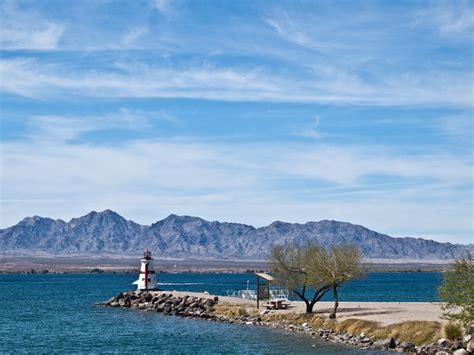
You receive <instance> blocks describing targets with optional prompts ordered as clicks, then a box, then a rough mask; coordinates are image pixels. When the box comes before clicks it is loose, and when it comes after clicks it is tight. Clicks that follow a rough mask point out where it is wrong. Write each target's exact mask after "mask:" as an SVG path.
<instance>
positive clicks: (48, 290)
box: [0, 273, 441, 354]
mask: <svg viewBox="0 0 474 355" xmlns="http://www.w3.org/2000/svg"><path fill="white" fill-rule="evenodd" d="M157 276H158V279H159V283H160V284H161V285H160V287H161V288H163V289H168V290H189V291H208V292H210V293H214V294H221V295H224V294H226V292H227V290H240V289H243V288H245V287H246V282H247V280H248V281H250V286H252V285H253V283H254V278H253V277H252V276H251V275H246V274H189V273H186V274H158V275H157ZM135 278H136V275H130V274H83V275H68V274H56V275H49V274H46V275H0V299H1V302H0V352H1V353H5V352H30V353H50V352H56V353H91V352H94V353H111V352H112V353H132V352H139V351H145V352H147V353H160V354H233V353H252V354H288V353H318V354H365V353H367V352H366V351H362V350H358V349H353V348H348V347H344V346H340V345H333V344H328V343H325V342H322V341H319V340H318V339H311V338H310V337H306V336H300V335H295V334H287V333H285V332H282V331H277V330H272V329H266V328H263V327H254V326H245V325H231V324H221V323H213V322H208V321H203V320H191V319H183V318H176V317H170V316H164V315H162V314H157V313H151V312H142V311H136V310H123V309H115V308H104V307H96V306H94V304H95V303H98V302H102V301H104V300H106V299H108V298H110V297H111V296H114V295H116V294H117V293H119V292H121V291H125V290H130V289H132V286H131V282H133V281H134V280H135ZM440 279H441V276H440V274H437V273H373V274H369V275H368V277H367V278H366V279H364V280H358V281H353V282H351V283H349V284H348V285H346V286H345V287H343V288H342V289H341V298H342V299H343V300H352V301H434V300H436V288H437V287H438V286H439V283H440Z"/></svg>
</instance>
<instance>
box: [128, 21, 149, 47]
mask: <svg viewBox="0 0 474 355" xmlns="http://www.w3.org/2000/svg"><path fill="white" fill-rule="evenodd" d="M146 33H148V28H147V27H146V26H139V27H134V28H132V29H130V30H128V31H127V33H126V34H125V35H124V36H123V38H122V44H123V46H124V47H125V48H132V47H134V46H136V44H137V42H138V40H139V39H140V38H141V37H142V36H143V35H145V34H146Z"/></svg>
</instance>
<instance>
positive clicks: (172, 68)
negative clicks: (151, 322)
mask: <svg viewBox="0 0 474 355" xmlns="http://www.w3.org/2000/svg"><path fill="white" fill-rule="evenodd" d="M0 18H1V21H0V48H1V57H0V118H1V126H0V128H1V130H0V131H1V133H0V149H1V150H0V169H1V181H0V188H1V190H0V193H1V196H0V198H1V206H0V207H1V210H0V228H6V227H8V226H11V225H14V224H16V223H17V222H18V221H20V220H21V219H23V218H24V217H26V216H32V215H40V216H47V217H51V218H55V219H56V218H60V219H63V220H66V221H68V220H69V219H70V218H72V217H77V216H81V215H84V214H87V213H88V212H90V211H92V210H95V211H102V210H105V209H112V210H114V211H116V212H118V213H120V214H121V215H123V216H124V217H125V218H127V219H131V220H134V221H135V222H138V223H142V224H151V223H153V222H156V221H158V220H160V219H162V218H165V217H166V216H168V215H169V214H172V213H174V214H178V215H192V216H199V217H202V218H205V219H208V220H219V221H230V222H240V223H246V224H252V225H254V226H257V227H259V226H265V225H268V224H270V223H271V222H273V221H275V220H280V221H287V222H298V223H305V222H307V221H318V220H323V219H329V220H339V221H347V222H351V223H354V224H361V225H364V226H365V227H367V228H370V229H373V230H376V231H378V232H381V233H386V234H389V235H391V236H396V237H423V238H429V239H434V240H438V241H444V242H447V241H449V242H453V243H473V242H474V240H473V239H474V237H473V235H474V226H473V223H474V222H473V220H474V213H473V212H474V208H473V206H474V169H473V163H474V149H473V148H474V146H473V145H474V141H473V140H474V138H473V137H474V127H473V126H474V118H473V102H474V98H473V82H474V81H473V79H474V74H473V59H474V58H473V30H474V6H473V3H472V2H470V1H421V0H417V1H389V0H386V1H380V0H374V1H298V0H291V1H277V0H272V1H265V0H258V1H255V0H252V1H246V0H239V1H218V0H212V1H211V0H201V1H181V0H176V1H166V0H136V1H125V0H123V1H122V0H121V1H119V0H84V1H81V0H78V1H63V0H42V1H10V0H0Z"/></svg>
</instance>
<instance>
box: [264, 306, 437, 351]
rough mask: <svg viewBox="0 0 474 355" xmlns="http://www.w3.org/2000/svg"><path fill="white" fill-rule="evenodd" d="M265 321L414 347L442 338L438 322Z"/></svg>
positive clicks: (306, 318)
mask: <svg viewBox="0 0 474 355" xmlns="http://www.w3.org/2000/svg"><path fill="white" fill-rule="evenodd" d="M265 320H268V321H272V320H273V321H278V320H286V321H288V322H291V323H293V324H303V323H308V324H309V325H311V326H312V327H313V328H321V329H332V330H335V331H337V332H344V333H349V334H354V335H356V334H360V333H365V334H366V335H368V336H372V337H374V338H375V339H387V338H392V337H393V338H395V339H398V340H400V341H410V342H412V343H414V344H416V345H421V344H424V343H429V342H436V341H437V340H438V339H439V338H441V337H443V329H442V328H443V327H442V325H441V323H439V322H428V321H410V322H402V323H397V324H392V325H388V326H382V325H380V323H378V322H373V321H367V320H362V319H346V320H343V321H341V322H337V321H335V320H332V319H328V318H323V317H320V316H317V315H304V314H285V315H281V314H280V315H276V314H271V315H268V316H265Z"/></svg>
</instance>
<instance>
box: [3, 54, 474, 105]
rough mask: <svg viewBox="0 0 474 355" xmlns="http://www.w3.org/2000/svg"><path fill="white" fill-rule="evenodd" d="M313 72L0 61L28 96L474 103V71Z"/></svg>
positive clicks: (6, 76) (7, 89) (10, 82)
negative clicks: (374, 76) (74, 67)
mask: <svg viewBox="0 0 474 355" xmlns="http://www.w3.org/2000/svg"><path fill="white" fill-rule="evenodd" d="M111 69H114V70H111ZM117 69H118V70H120V72H117ZM331 73H332V74H334V75H331ZM311 74H312V75H311ZM311 74H309V75H308V76H307V77H306V78H304V79H303V78H298V79H296V78H293V77H287V76H283V75H276V74H274V73H271V72H268V71H266V70H265V69H264V68H261V67H255V68H250V69H249V68H240V67H229V66H226V67H220V66H212V65H209V64H206V65H197V66H196V65H195V66H192V67H185V68H177V67H172V66H169V65H168V66H163V65H148V64H143V63H140V62H133V63H130V62H120V63H116V64H115V67H113V68H104V69H102V70H94V71H82V72H70V71H68V68H67V67H65V66H54V65H50V64H44V63H41V62H38V61H36V60H32V59H25V58H16V59H4V60H1V62H0V75H1V76H2V79H3V82H2V87H1V90H2V91H3V92H4V93H12V94H16V95H21V96H26V97H50V96H58V95H59V96H61V95H83V96H94V97H163V98H198V99H210V100H224V101H269V102H272V101H274V102H303V103H304V102H315V103H335V104H338V103H349V104H372V105H406V104H412V105H426V104H428V105H461V106H469V105H471V104H472V97H471V95H470V91H469V88H470V86H471V83H472V77H473V75H472V73H450V72H433V73H426V75H421V76H420V75H419V74H417V73H410V74H405V75H401V76H394V77H391V76H387V77H385V78H380V81H376V82H368V81H363V80H362V79H361V78H358V77H356V76H352V75H350V74H344V72H338V71H337V69H336V68H332V67H330V66H323V67H318V66H315V67H314V68H313V69H312V73H311Z"/></svg>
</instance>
